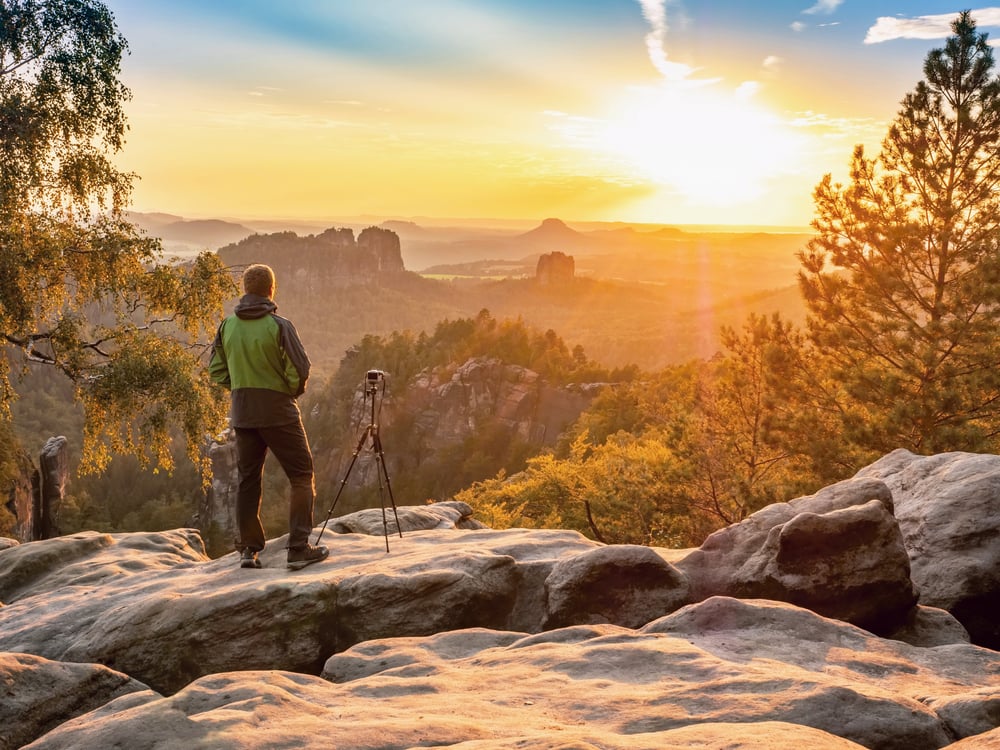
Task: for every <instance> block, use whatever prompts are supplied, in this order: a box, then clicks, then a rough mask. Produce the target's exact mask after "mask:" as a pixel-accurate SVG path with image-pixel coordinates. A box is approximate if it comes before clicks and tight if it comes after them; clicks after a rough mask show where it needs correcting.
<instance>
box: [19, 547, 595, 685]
mask: <svg viewBox="0 0 1000 750" xmlns="http://www.w3.org/2000/svg"><path fill="white" fill-rule="evenodd" d="M285 542H286V537H281V538H279V539H276V540H271V542H269V544H268V546H267V548H266V549H265V550H264V551H263V553H262V554H261V560H262V562H263V564H264V567H263V568H262V569H261V570H244V569H241V568H239V567H238V564H237V559H236V555H235V553H232V554H230V555H227V556H225V557H223V558H220V559H218V560H208V559H207V557H206V556H205V555H204V551H203V549H202V548H201V545H200V538H199V537H198V536H197V534H196V533H195V532H194V531H193V530H181V531H176V532H164V533H160V534H93V533H91V534H80V535H76V536H73V537H62V538H60V539H53V540H47V541H44V542H34V543H32V544H23V545H20V546H19V547H14V548H12V549H9V550H4V551H2V552H0V600H2V601H4V602H5V603H6V604H7V606H4V607H2V608H0V650H6V651H21V652H25V653H33V654H37V655H39V656H44V657H47V658H51V659H58V660H65V661H80V662H96V663H102V664H106V665H108V666H110V667H113V668H115V669H118V670H120V671H123V672H125V673H127V674H129V675H132V676H133V677H135V678H137V679H140V680H142V681H143V682H145V683H146V684H148V685H150V686H151V687H153V688H154V689H156V690H159V691H161V692H171V691H174V690H177V689H179V688H180V687H182V686H183V685H185V684H187V683H188V682H190V681H191V680H193V679H195V678H197V677H199V676H202V675H205V674H210V673H214V672H222V671H227V670H229V669H232V668H234V666H238V667H239V668H245V669H292V670H296V671H302V672H311V673H318V671H319V669H320V668H321V666H322V663H323V660H324V659H325V658H326V657H327V656H329V654H330V653H333V652H334V651H339V650H343V649H345V648H347V647H349V646H351V645H353V644H354V643H357V642H359V641H363V640H368V639H372V638H380V637H386V636H390V635H426V634H430V633H434V632H438V631H447V630H457V629H462V628H467V627H473V626H484V627H491V628H499V629H504V628H507V629H515V630H521V631H525V632H537V631H538V630H540V629H541V628H542V625H543V623H544V621H545V619H546V617H547V613H546V610H545V599H544V589H543V586H544V580H545V578H546V577H547V576H548V573H549V572H551V569H552V566H553V565H554V564H555V563H556V561H558V560H559V559H562V558H564V557H568V556H572V555H575V554H578V553H579V552H583V551H586V550H590V549H593V548H594V547H596V546H598V545H597V543H596V542H591V541H590V540H587V539H585V538H584V537H582V536H581V535H579V534H577V533H575V532H565V531H525V530H512V531H490V530H481V531H465V530H455V531H448V532H438V531H421V532H412V533H407V534H405V535H404V536H403V538H402V539H395V540H394V542H393V544H392V551H391V553H390V554H386V552H385V548H384V542H383V540H382V539H381V538H378V537H373V536H368V535H362V534H342V535H337V536H336V537H335V538H334V537H330V538H329V539H327V542H328V544H329V546H330V548H331V556H330V559H329V560H327V561H325V562H323V563H321V564H318V565H314V566H310V567H309V568H306V569H304V570H301V571H289V570H287V569H286V567H285V549H284V546H285Z"/></svg>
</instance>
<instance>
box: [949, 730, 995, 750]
mask: <svg viewBox="0 0 1000 750" xmlns="http://www.w3.org/2000/svg"><path fill="white" fill-rule="evenodd" d="M948 750H1000V729H993V730H991V731H989V732H984V733H983V734H977V735H976V736H975V737H969V738H967V739H964V740H959V741H958V742H955V743H953V744H951V745H948Z"/></svg>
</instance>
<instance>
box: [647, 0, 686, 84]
mask: <svg viewBox="0 0 1000 750" xmlns="http://www.w3.org/2000/svg"><path fill="white" fill-rule="evenodd" d="M667 2H668V0H638V3H639V6H640V7H641V8H642V17H643V18H645V19H646V21H647V22H648V23H649V25H650V31H649V33H648V34H646V50H647V51H648V52H649V59H650V61H651V62H652V63H653V67H655V68H656V69H657V70H658V71H660V73H662V74H663V76H664V78H666V79H667V80H668V81H683V80H685V79H686V78H688V77H689V76H690V75H691V74H692V73H693V72H694V68H692V67H691V66H689V65H685V64H684V63H676V62H672V61H670V60H668V59H667V51H666V46H665V45H666V42H667V31H668V30H669V26H668V25H667Z"/></svg>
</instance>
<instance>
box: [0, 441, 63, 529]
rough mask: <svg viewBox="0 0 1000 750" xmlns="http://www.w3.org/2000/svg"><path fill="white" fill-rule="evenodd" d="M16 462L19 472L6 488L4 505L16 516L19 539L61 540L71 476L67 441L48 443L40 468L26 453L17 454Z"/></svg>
mask: <svg viewBox="0 0 1000 750" xmlns="http://www.w3.org/2000/svg"><path fill="white" fill-rule="evenodd" d="M14 461H15V465H16V472H15V476H14V478H13V481H12V482H11V484H10V486H9V487H7V488H6V492H7V497H6V500H5V503H4V505H5V507H6V509H7V510H8V511H9V512H10V513H11V515H13V516H14V534H15V536H16V537H17V539H18V540H19V541H23V542H27V541H33V540H36V539H50V538H51V537H54V536H58V535H59V534H60V531H59V517H60V511H61V508H62V501H63V497H64V495H65V492H66V479H67V477H68V475H69V450H68V445H67V441H66V438H65V437H63V436H61V435H60V436H59V437H52V438H49V439H48V440H46V441H45V445H43V446H42V449H41V451H40V452H39V454H38V464H39V465H38V468H36V467H35V465H34V464H33V463H32V461H31V457H30V456H28V455H27V454H26V453H24V452H23V451H17V452H15V455H14Z"/></svg>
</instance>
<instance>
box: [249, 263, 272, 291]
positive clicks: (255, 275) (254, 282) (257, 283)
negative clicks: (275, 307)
mask: <svg viewBox="0 0 1000 750" xmlns="http://www.w3.org/2000/svg"><path fill="white" fill-rule="evenodd" d="M243 291H244V292H246V293H247V294H256V295H258V296H260V297H270V296H271V295H273V294H274V271H272V270H271V267H270V266H265V265H264V264H263V263H254V264H253V265H252V266H250V267H249V268H247V270H245V271H244V272H243Z"/></svg>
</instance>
